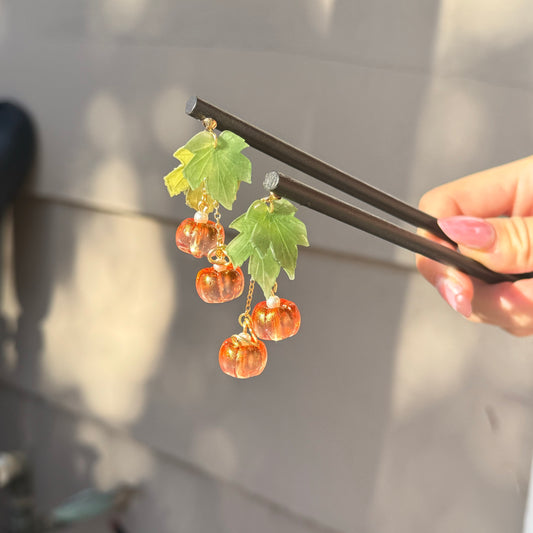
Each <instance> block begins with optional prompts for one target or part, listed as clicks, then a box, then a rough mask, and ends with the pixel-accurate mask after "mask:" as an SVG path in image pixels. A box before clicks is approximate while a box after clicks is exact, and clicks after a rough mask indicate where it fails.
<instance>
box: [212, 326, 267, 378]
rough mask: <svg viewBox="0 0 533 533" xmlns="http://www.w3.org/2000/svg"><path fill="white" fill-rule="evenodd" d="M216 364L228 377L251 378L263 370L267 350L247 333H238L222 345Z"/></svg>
mask: <svg viewBox="0 0 533 533" xmlns="http://www.w3.org/2000/svg"><path fill="white" fill-rule="evenodd" d="M218 362H219V364H220V368H221V369H222V372H224V373H225V374H227V375H228V376H232V377H234V378H241V379H244V378H251V377H254V376H258V375H259V374H261V372H263V370H264V369H265V366H266V364H267V349H266V346H265V344H264V343H263V342H261V341H260V340H258V339H255V338H253V337H251V336H250V335H249V334H248V333H238V334H236V335H232V336H231V337H230V338H229V339H226V340H225V341H224V342H223V343H222V346H221V347H220V351H219V354H218Z"/></svg>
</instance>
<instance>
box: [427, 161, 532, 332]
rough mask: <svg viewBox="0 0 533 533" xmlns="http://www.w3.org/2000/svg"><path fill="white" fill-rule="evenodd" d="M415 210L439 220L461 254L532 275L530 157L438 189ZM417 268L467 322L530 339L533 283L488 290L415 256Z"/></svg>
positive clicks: (499, 285)
mask: <svg viewBox="0 0 533 533" xmlns="http://www.w3.org/2000/svg"><path fill="white" fill-rule="evenodd" d="M419 207H420V209H421V210H422V211H425V212H427V213H429V214H431V215H433V216H435V217H437V218H438V219H439V226H440V227H441V228H442V230H443V231H444V233H446V235H448V236H449V237H450V238H451V239H452V240H454V241H455V242H457V244H459V251H460V252H461V253H462V254H464V255H466V256H468V257H471V258H473V259H475V260H477V261H479V262H481V263H483V264H484V265H485V266H487V267H488V268H490V269H491V270H494V271H497V272H502V273H521V272H529V271H533V156H532V157H527V158H525V159H520V160H518V161H514V162H512V163H508V164H506V165H502V166H499V167H495V168H491V169H489V170H485V171H483V172H478V173H476V174H472V175H470V176H467V177H465V178H462V179H459V180H457V181H453V182H450V183H447V184H445V185H442V186H440V187H437V188H435V189H433V190H431V191H429V192H427V193H426V194H425V195H424V196H423V197H422V199H421V200H420V204H419ZM502 216H503V217H505V218H503V217H502ZM422 233H424V235H425V236H426V237H428V238H431V239H432V240H435V241H438V242H441V244H444V243H443V242H442V241H440V240H439V239H438V238H437V237H434V236H432V235H429V234H427V233H425V232H422ZM417 267H418V269H419V271H420V273H421V274H422V275H423V276H424V277H425V278H426V279H427V280H428V281H429V282H430V283H431V284H432V285H434V286H435V287H436V288H437V290H438V291H439V293H440V294H441V296H442V297H443V298H444V299H445V300H446V301H447V302H448V303H449V304H450V305H451V306H452V307H453V308H454V309H455V310H456V311H458V312H459V313H461V314H462V315H464V316H465V317H467V318H468V319H469V320H472V321H474V322H484V323H487V324H494V325H496V326H499V327H501V328H503V329H504V330H506V331H508V332H509V333H511V334H513V335H517V336H526V335H532V334H533V279H526V280H520V281H517V282H514V283H509V282H504V283H497V284H495V285H489V284H486V283H484V282H482V281H479V280H477V279H475V278H471V277H469V276H467V275H466V274H463V273H462V272H459V271H457V270H456V269H454V268H452V267H448V266H445V265H442V264H440V263H437V262H436V261H433V260H431V259H427V258H425V257H420V256H419V257H417Z"/></svg>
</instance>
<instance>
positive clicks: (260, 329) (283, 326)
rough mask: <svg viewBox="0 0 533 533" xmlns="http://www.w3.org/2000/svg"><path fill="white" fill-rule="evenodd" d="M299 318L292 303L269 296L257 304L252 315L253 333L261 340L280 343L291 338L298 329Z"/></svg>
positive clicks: (296, 308)
mask: <svg viewBox="0 0 533 533" xmlns="http://www.w3.org/2000/svg"><path fill="white" fill-rule="evenodd" d="M300 322H301V316H300V311H299V309H298V307H297V305H296V304H295V303H294V302H291V301H289V300H285V299H284V298H279V297H278V296H271V297H270V298H269V299H268V300H267V301H265V302H259V303H258V304H257V305H256V306H255V308H254V310H253V313H252V328H253V330H254V333H255V334H256V335H257V336H258V337H259V338H260V339H263V340H268V341H280V340H282V339H286V338H288V337H292V336H293V335H296V333H298V330H299V329H300Z"/></svg>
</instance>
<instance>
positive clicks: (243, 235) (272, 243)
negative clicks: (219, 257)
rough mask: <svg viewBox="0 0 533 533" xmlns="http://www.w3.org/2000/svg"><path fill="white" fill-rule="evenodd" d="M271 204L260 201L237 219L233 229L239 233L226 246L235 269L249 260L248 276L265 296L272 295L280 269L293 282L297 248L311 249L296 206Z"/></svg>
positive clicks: (283, 203)
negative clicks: (296, 214) (308, 247)
mask: <svg viewBox="0 0 533 533" xmlns="http://www.w3.org/2000/svg"><path fill="white" fill-rule="evenodd" d="M271 205H272V209H271V208H270V207H269V205H268V204H267V203H266V202H264V201H262V200H257V201H255V202H254V203H252V205H251V206H250V207H249V209H248V211H247V212H246V213H245V214H244V215H241V216H240V217H238V218H236V219H235V220H234V221H233V222H232V223H231V224H230V228H233V229H236V230H237V231H239V235H237V237H235V238H234V239H233V240H232V241H231V242H230V243H229V244H228V246H227V249H226V251H227V253H228V256H229V257H230V259H231V262H232V263H233V264H234V265H235V266H240V265H242V264H243V263H244V262H245V261H246V260H247V259H248V258H249V259H250V261H249V263H248V273H249V274H250V276H251V277H252V278H253V279H254V280H255V281H256V282H257V283H259V285H260V286H261V288H262V289H263V292H264V293H265V297H267V298H268V296H270V293H271V290H272V288H273V287H274V284H275V283H276V279H277V277H278V275H279V272H280V269H281V268H283V270H285V272H286V273H287V275H288V276H289V279H294V271H295V269H296V261H297V259H298V246H309V242H308V240H307V230H306V228H305V224H304V223H303V222H302V221H301V220H298V219H297V218H296V217H295V216H294V214H295V213H296V207H294V206H293V205H292V204H291V203H290V202H289V201H288V200H285V199H283V198H280V199H276V200H273V201H272V202H271Z"/></svg>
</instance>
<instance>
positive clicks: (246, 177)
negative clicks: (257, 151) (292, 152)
mask: <svg viewBox="0 0 533 533" xmlns="http://www.w3.org/2000/svg"><path fill="white" fill-rule="evenodd" d="M247 146H248V145H247V144H246V143H245V142H244V139H242V138H241V137H239V136H238V135H235V133H232V132H231V131H223V132H222V133H221V134H220V135H219V136H218V137H217V136H216V135H215V134H214V133H213V132H211V131H202V132H200V133H198V134H196V135H195V136H194V137H193V138H192V139H191V140H190V141H189V142H188V143H187V144H186V145H185V147H184V148H185V149H186V150H188V151H189V152H191V153H192V154H193V157H192V158H191V160H190V161H189V162H188V163H187V164H185V166H184V169H183V175H184V176H185V179H186V180H187V182H188V183H189V186H190V187H191V189H197V188H199V187H201V186H202V184H203V183H204V179H205V185H206V188H207V192H208V193H209V195H210V196H211V198H213V200H216V201H217V202H220V204H221V205H223V206H224V207H225V208H226V209H231V207H232V205H233V202H234V201H235V198H236V197H237V190H238V189H239V185H240V182H241V181H244V182H246V183H250V182H251V181H252V164H251V162H250V160H249V159H248V158H247V157H246V156H244V155H243V154H241V150H243V149H244V148H246V147H247Z"/></svg>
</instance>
